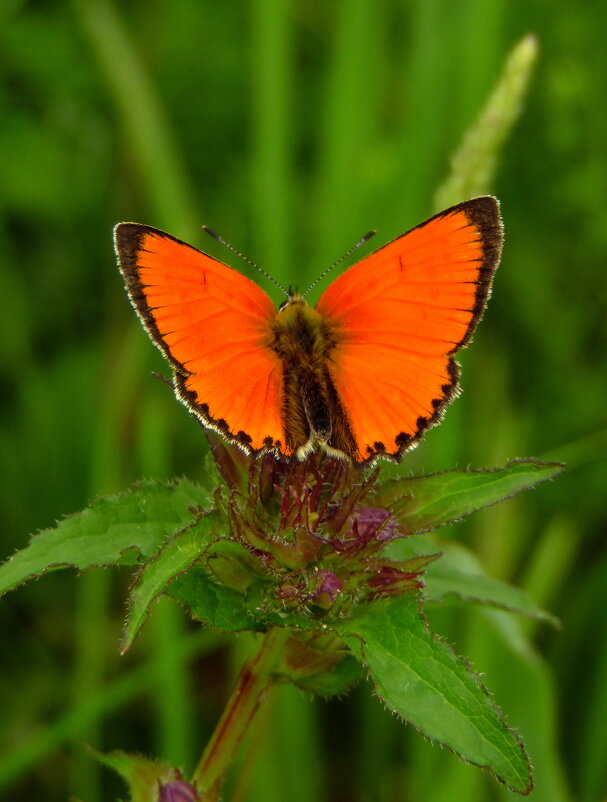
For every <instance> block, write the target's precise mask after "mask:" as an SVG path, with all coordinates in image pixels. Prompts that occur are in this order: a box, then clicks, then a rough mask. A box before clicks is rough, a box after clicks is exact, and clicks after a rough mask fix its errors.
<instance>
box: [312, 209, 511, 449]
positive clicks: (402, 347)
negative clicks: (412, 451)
mask: <svg viewBox="0 0 607 802" xmlns="http://www.w3.org/2000/svg"><path fill="white" fill-rule="evenodd" d="M501 242H502V228H501V222H500V217H499V207H498V204H497V201H496V200H495V199H494V198H490V197H484V198H477V199H475V200H472V201H468V202H466V203H462V204H459V205H458V206H455V207H453V208H451V209H448V210H446V211H445V212H442V213H441V214H439V215H436V216H435V217H433V218H431V219H430V220H428V221H427V222H426V223H422V225H420V226H417V227H416V228H414V229H412V230H411V231H409V232H408V233H407V234H404V235H403V236H402V237H399V238H398V239H396V240H394V241H393V242H391V243H390V244H389V245H386V246H384V247H383V248H380V249H379V250H378V251H376V252H375V253H373V254H371V255H370V256H368V257H367V258H365V259H363V260H362V261H361V262H359V263H358V264H356V265H354V266H353V267H351V268H350V269H349V270H347V271H346V272H345V273H343V274H342V275H341V276H340V277H339V278H337V279H336V280H335V281H334V282H333V283H332V284H331V285H330V286H329V287H328V288H327V289H326V290H325V292H324V293H323V294H322V296H321V298H320V300H319V301H318V304H317V305H316V309H317V311H318V312H320V314H321V315H323V317H324V318H325V319H326V320H327V322H328V323H329V325H330V326H331V328H332V330H334V331H335V332H336V340H337V343H338V344H337V345H336V347H335V348H334V350H333V351H332V353H331V355H330V359H329V363H328V369H329V373H330V376H331V379H332V381H333V384H334V386H335V389H336V391H337V393H338V395H339V398H340V400H341V405H342V408H343V410H344V413H345V415H346V416H347V419H348V422H349V425H350V428H351V430H352V433H353V436H354V439H355V441H356V447H357V453H356V455H354V456H355V459H357V460H358V461H363V460H368V459H373V458H374V457H375V456H376V455H378V454H387V455H391V456H395V457H398V456H399V455H400V454H401V453H402V452H403V451H404V450H405V449H406V448H408V447H411V446H412V445H414V444H415V443H416V442H417V440H418V439H419V437H420V436H421V434H422V433H423V432H424V431H425V430H426V429H427V428H428V427H429V426H431V425H433V424H434V423H436V422H437V421H438V420H439V419H440V417H441V415H442V412H443V410H444V408H445V406H446V405H447V404H448V403H449V401H450V400H452V399H453V397H454V396H455V394H456V393H457V382H458V369H457V364H456V363H455V360H454V359H453V358H452V355H453V353H455V351H457V350H458V349H459V348H461V347H462V346H463V345H465V344H466V343H467V342H468V340H469V338H470V337H471V335H472V332H473V331H474V328H475V326H476V323H477V322H478V320H479V319H480V316H481V314H482V311H483V309H484V304H485V301H486V299H487V297H488V295H489V292H490V288H491V280H492V277H493V273H494V271H495V268H496V267H497V264H498V261H499V255H500V251H501Z"/></svg>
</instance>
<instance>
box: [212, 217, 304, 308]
mask: <svg viewBox="0 0 607 802" xmlns="http://www.w3.org/2000/svg"><path fill="white" fill-rule="evenodd" d="M202 230H203V231H206V232H207V234H210V235H211V236H212V237H214V238H215V239H216V240H217V242H221V244H222V245H225V247H226V248H227V249H228V250H229V251H232V253H235V254H236V256H240V258H241V259H242V260H243V261H244V262H246V263H247V264H248V265H251V267H254V268H255V269H256V270H259V272H260V273H261V274H262V275H263V276H265V277H266V278H267V279H269V280H270V281H271V282H272V284H274V285H275V286H277V287H278V289H279V290H281V292H284V294H285V295H286V296H287V297H288V296H289V295H290V293H288V292H287V291H286V290H285V288H284V287H283V286H282V284H279V283H278V282H277V281H276V279H275V278H273V277H272V276H271V275H270V274H269V273H266V271H265V270H264V269H263V268H262V267H260V266H259V265H256V264H255V262H254V261H253V260H252V259H249V258H248V256H245V255H244V254H243V253H241V252H240V251H239V250H237V249H236V248H235V247H234V246H233V245H230V243H229V242H226V241H225V240H224V238H223V237H220V236H219V234H217V233H216V232H215V231H213V229H212V228H209V227H208V226H203V227H202Z"/></svg>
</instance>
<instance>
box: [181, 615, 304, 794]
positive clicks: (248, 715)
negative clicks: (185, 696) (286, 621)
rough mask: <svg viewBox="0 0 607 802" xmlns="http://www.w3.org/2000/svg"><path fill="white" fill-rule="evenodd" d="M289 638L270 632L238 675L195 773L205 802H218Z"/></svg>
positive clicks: (285, 631)
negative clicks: (230, 767)
mask: <svg viewBox="0 0 607 802" xmlns="http://www.w3.org/2000/svg"><path fill="white" fill-rule="evenodd" d="M288 636H289V630H288V629H285V628H278V627H274V628H273V629H270V630H269V631H268V632H267V633H266V635H265V637H264V640H263V643H262V644H261V648H260V649H259V651H258V652H257V654H256V655H255V657H253V658H252V660H250V661H249V662H248V663H246V664H245V666H244V668H243V669H242V671H241V672H240V675H239V677H238V681H237V682H236V687H235V688H234V690H233V691H232V695H231V696H230V699H229V700H228V703H227V705H226V708H225V710H224V711H223V714H222V716H221V719H220V720H219V723H218V724H217V726H216V727H215V732H214V733H213V735H212V736H211V739H210V741H209V742H208V744H207V746H206V749H205V750H204V752H203V755H202V757H201V758H200V762H199V764H198V766H197V767H196V771H195V773H194V778H193V779H194V782H195V784H196V786H197V788H198V790H199V791H202V792H203V793H204V794H205V796H204V799H205V800H208V802H213V800H215V799H217V798H218V794H219V785H220V783H221V780H222V778H223V776H224V774H225V773H226V771H227V769H228V768H229V766H230V764H231V763H232V761H233V759H234V756H235V754H236V751H237V749H238V747H239V746H240V743H241V741H242V739H243V738H244V736H245V734H246V732H247V730H248V728H249V725H250V723H251V721H252V719H253V716H254V715H255V712H256V710H257V708H258V706H259V703H260V702H261V700H262V698H263V695H264V693H265V691H266V690H267V689H268V687H269V686H270V684H271V682H272V672H273V670H274V668H275V666H276V664H277V662H278V660H279V658H280V655H281V653H282V649H283V646H284V643H285V641H286V639H287V638H288Z"/></svg>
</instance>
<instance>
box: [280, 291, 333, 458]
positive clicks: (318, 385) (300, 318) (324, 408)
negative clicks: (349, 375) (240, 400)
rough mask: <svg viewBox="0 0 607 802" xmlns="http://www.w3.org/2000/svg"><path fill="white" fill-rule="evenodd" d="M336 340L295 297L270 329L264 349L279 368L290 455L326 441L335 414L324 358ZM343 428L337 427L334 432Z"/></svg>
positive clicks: (319, 316) (325, 359) (327, 327)
mask: <svg viewBox="0 0 607 802" xmlns="http://www.w3.org/2000/svg"><path fill="white" fill-rule="evenodd" d="M336 342H337V336H336V334H335V332H333V331H332V330H331V327H330V326H329V325H328V324H327V322H326V320H325V319H324V318H323V317H322V316H321V315H319V314H318V312H316V311H315V310H314V309H311V308H310V307H309V306H308V304H307V303H306V302H305V301H304V300H303V299H302V298H299V297H297V296H295V297H294V298H292V299H291V300H290V301H289V302H288V303H287V304H286V305H285V306H284V307H283V308H282V309H281V311H280V312H279V313H278V314H277V316H276V319H275V321H274V324H273V326H272V335H271V339H270V341H269V343H268V345H269V347H270V348H271V349H272V350H273V351H274V352H275V353H276V354H277V355H278V356H279V357H280V359H281V360H282V364H283V387H284V399H283V425H284V430H285V439H286V445H287V448H288V450H289V451H290V452H291V453H294V454H299V456H302V457H303V456H305V454H306V453H308V451H310V450H311V449H312V448H313V446H314V444H315V443H320V444H321V445H325V444H327V443H329V442H330V441H331V438H332V435H333V431H334V422H335V421H336V418H338V417H339V414H340V411H339V410H338V409H337V408H336V405H337V406H338V405H339V402H338V399H337V393H336V392H335V388H334V387H333V384H332V382H331V378H330V376H329V372H328V370H327V359H328V358H329V355H330V353H331V351H332V350H333V348H334V347H335V344H336ZM341 416H342V417H343V412H342V413H341ZM342 428H343V426H340V424H339V423H338V429H342ZM342 439H343V438H342Z"/></svg>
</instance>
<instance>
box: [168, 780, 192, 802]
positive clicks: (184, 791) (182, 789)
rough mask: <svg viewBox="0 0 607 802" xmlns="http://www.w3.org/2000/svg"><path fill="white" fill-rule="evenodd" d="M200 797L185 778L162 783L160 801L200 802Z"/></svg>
mask: <svg viewBox="0 0 607 802" xmlns="http://www.w3.org/2000/svg"><path fill="white" fill-rule="evenodd" d="M199 799H200V797H199V796H198V794H197V793H196V791H195V790H194V788H192V786H191V785H190V784H189V783H187V782H185V781H184V780H172V781H171V782H168V783H166V785H161V786H160V790H159V793H158V802H198V800H199Z"/></svg>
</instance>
